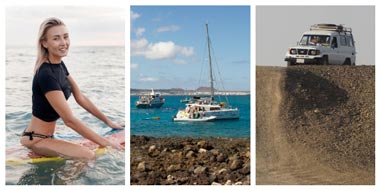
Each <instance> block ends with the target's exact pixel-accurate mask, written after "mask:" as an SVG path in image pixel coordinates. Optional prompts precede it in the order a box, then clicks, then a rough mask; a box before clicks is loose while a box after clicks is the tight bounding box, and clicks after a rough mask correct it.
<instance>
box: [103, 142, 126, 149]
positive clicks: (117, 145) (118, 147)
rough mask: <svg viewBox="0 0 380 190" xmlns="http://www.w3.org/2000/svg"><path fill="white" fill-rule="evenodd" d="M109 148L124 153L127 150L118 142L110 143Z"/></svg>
mask: <svg viewBox="0 0 380 190" xmlns="http://www.w3.org/2000/svg"><path fill="white" fill-rule="evenodd" d="M107 146H110V147H112V148H114V149H116V150H121V151H124V150H125V147H124V146H121V145H120V144H119V143H118V142H115V141H108V145H107Z"/></svg>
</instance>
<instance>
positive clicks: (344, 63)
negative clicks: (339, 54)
mask: <svg viewBox="0 0 380 190" xmlns="http://www.w3.org/2000/svg"><path fill="white" fill-rule="evenodd" d="M343 65H352V64H351V60H350V59H348V58H347V59H346V60H344V62H343Z"/></svg>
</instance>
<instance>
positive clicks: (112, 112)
mask: <svg viewBox="0 0 380 190" xmlns="http://www.w3.org/2000/svg"><path fill="white" fill-rule="evenodd" d="M35 56H36V49H35V48H28V47H7V48H6V110H5V111H6V126H5V127H6V139H5V141H6V148H11V147H13V146H15V145H17V144H19V139H20V133H21V132H22V131H23V130H24V129H25V127H26V126H27V125H28V124H29V121H30V118H31V112H32V91H31V89H32V77H33V68H34V62H35V58H36V57H35ZM63 60H64V62H65V64H66V66H67V68H68V70H69V72H70V74H71V75H72V76H73V77H74V79H75V80H76V82H77V84H78V85H79V87H80V88H81V90H82V92H83V93H84V94H85V95H86V96H87V97H89V98H90V99H91V100H92V102H93V103H94V104H95V105H97V107H98V108H99V109H100V110H101V111H102V112H103V113H105V114H106V115H107V116H109V117H110V118H111V119H113V120H114V121H115V122H118V123H119V122H125V121H124V116H125V108H124V107H125V106H124V105H125V103H124V102H125V80H124V73H125V72H124V69H125V61H124V60H125V59H124V48H123V47H71V49H70V52H69V56H67V57H65V58H64V59H63ZM68 103H69V105H70V107H71V108H72V111H73V113H74V115H75V116H76V117H77V118H78V119H80V120H82V121H83V122H84V123H85V124H87V126H89V127H90V128H91V129H93V130H94V131H95V132H97V133H98V134H106V133H107V132H109V131H110V128H109V127H107V126H106V125H105V124H104V123H102V122H101V121H99V120H98V119H97V118H95V117H94V116H92V115H91V114H89V113H88V112H86V111H85V110H84V109H82V108H81V107H80V106H79V105H78V104H76V103H75V100H74V98H73V97H72V96H71V97H70V99H69V101H68ZM58 125H59V126H58V128H57V129H56V133H55V137H56V138H61V139H65V140H70V139H74V138H81V137H80V136H79V135H78V134H77V133H76V132H74V131H73V130H71V129H69V128H67V127H65V126H63V122H62V121H61V120H58ZM6 184H7V185H16V184H17V185H38V184H46V185H47V184H75V185H124V184H125V154H124V152H119V151H111V152H110V153H108V154H104V155H100V156H98V158H97V159H96V161H94V162H88V163H83V162H82V163H81V162H78V161H70V160H69V161H63V162H50V163H41V164H26V165H20V166H6Z"/></svg>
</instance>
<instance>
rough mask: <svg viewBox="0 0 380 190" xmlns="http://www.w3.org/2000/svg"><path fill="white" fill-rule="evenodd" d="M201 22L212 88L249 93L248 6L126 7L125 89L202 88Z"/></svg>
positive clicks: (205, 70) (204, 60)
mask: <svg viewBox="0 0 380 190" xmlns="http://www.w3.org/2000/svg"><path fill="white" fill-rule="evenodd" d="M206 23H208V25H209V34H210V38H211V41H212V42H211V43H212V47H213V52H214V53H213V54H212V55H213V58H212V60H213V61H215V60H216V62H217V65H218V66H215V65H214V68H215V69H214V73H215V75H216V80H217V81H216V83H217V86H216V88H217V89H223V87H222V85H221V84H223V86H224V89H225V90H247V91H248V90H250V7H249V6H132V7H131V88H139V89H143V88H144V89H150V88H155V89H158V88H160V89H162V88H183V89H187V90H193V89H196V88H198V87H199V86H208V84H209V82H208V81H209V79H208V78H207V77H208V67H207V63H208V62H207V60H208V58H207V43H206V42H207V41H206V32H205V31H206V29H205V24H206ZM217 68H219V71H218V69H217ZM219 73H220V75H219ZM220 76H221V77H222V79H223V80H221V79H220V78H221V77H220Z"/></svg>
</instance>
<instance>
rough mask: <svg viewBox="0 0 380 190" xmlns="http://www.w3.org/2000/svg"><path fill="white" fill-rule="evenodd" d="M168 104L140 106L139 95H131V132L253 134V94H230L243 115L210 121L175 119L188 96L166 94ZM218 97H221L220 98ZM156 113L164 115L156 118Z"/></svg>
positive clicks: (230, 99) (232, 104) (208, 134)
mask: <svg viewBox="0 0 380 190" xmlns="http://www.w3.org/2000/svg"><path fill="white" fill-rule="evenodd" d="M163 97H164V98H165V104H164V105H163V106H162V107H161V108H156V109H137V108H136V106H135V102H136V101H137V100H138V98H139V97H138V96H131V99H130V100H131V134H132V135H146V136H153V137H168V136H188V137H229V138H242V137H250V96H249V95H246V96H228V100H229V102H230V105H231V106H232V107H238V108H239V111H240V119H238V120H220V121H219V120H218V121H208V122H173V121H172V117H173V116H174V115H176V113H177V112H178V110H180V109H185V103H181V102H180V100H181V99H184V98H187V97H186V96H163ZM216 100H218V99H216ZM153 117H160V119H159V120H153V119H151V118H153Z"/></svg>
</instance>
